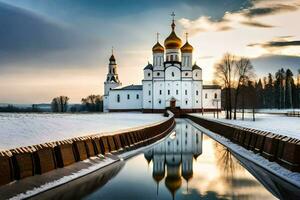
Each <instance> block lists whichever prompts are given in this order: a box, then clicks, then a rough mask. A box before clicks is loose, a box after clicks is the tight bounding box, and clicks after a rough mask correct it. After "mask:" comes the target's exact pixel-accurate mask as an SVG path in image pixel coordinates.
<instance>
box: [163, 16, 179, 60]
mask: <svg viewBox="0 0 300 200" xmlns="http://www.w3.org/2000/svg"><path fill="white" fill-rule="evenodd" d="M174 16H175V14H174V13H172V17H173V20H172V24H171V27H172V32H171V34H170V35H169V36H168V37H167V38H166V40H165V43H164V45H165V48H166V61H167V62H174V61H177V62H179V50H180V47H181V39H180V38H179V37H178V36H177V35H176V33H175V20H174Z"/></svg>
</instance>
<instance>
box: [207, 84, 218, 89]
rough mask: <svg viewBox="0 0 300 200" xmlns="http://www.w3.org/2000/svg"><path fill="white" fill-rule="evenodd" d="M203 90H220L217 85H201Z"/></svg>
mask: <svg viewBox="0 0 300 200" xmlns="http://www.w3.org/2000/svg"><path fill="white" fill-rule="evenodd" d="M203 89H221V86H219V85H203Z"/></svg>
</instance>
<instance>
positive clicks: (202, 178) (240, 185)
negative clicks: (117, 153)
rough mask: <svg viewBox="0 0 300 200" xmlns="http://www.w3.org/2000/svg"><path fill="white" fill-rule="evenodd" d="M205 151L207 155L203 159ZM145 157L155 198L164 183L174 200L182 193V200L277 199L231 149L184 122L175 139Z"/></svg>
mask: <svg viewBox="0 0 300 200" xmlns="http://www.w3.org/2000/svg"><path fill="white" fill-rule="evenodd" d="M202 149H203V151H204V155H201V154H202ZM144 157H145V159H146V160H147V162H148V163H152V165H153V170H152V177H153V179H154V180H155V183H156V198H158V197H159V196H160V195H159V191H160V187H162V186H163V185H161V183H163V182H164V185H165V187H166V188H167V190H168V191H169V193H170V194H171V195H172V198H173V199H174V198H175V197H176V193H177V192H178V191H179V190H180V191H181V194H179V196H181V195H183V196H186V197H189V198H193V197H196V196H198V197H202V198H208V199H234V198H237V197H238V198H239V199H248V198H251V199H253V198H254V199H255V198H256V199H260V198H265V199H273V198H274V197H272V195H271V194H270V193H269V192H268V191H267V190H265V188H264V187H262V185H261V184H260V183H259V182H258V181H257V180H255V179H254V178H253V176H252V175H251V174H250V173H248V172H247V171H246V170H245V169H244V168H243V167H242V166H241V165H240V163H239V162H238V161H237V160H236V159H235V157H234V156H233V155H232V154H231V152H230V151H229V150H228V148H226V147H224V146H223V145H221V144H219V143H217V142H215V141H213V140H212V139H210V138H208V137H207V136H205V135H204V136H203V134H202V133H201V132H200V131H199V130H197V129H196V128H194V127H193V126H192V125H191V124H189V123H186V122H184V121H179V122H177V125H176V130H175V135H172V136H170V137H169V138H167V139H165V140H164V141H163V142H161V143H159V144H158V145H156V146H154V147H153V148H152V149H149V150H147V151H146V152H145V153H144ZM197 158H198V159H197ZM193 168H195V169H193ZM184 182H185V184H184ZM189 186H190V189H189ZM254 191H255V192H254Z"/></svg>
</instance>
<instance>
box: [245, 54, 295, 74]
mask: <svg viewBox="0 0 300 200" xmlns="http://www.w3.org/2000/svg"><path fill="white" fill-rule="evenodd" d="M251 62H252V64H253V66H254V67H255V71H256V73H257V74H259V75H260V76H266V75H267V74H268V73H273V74H274V73H275V72H276V71H277V70H278V69H280V68H282V67H283V68H285V69H287V68H290V69H291V70H292V71H294V72H295V74H296V72H297V71H298V69H299V63H300V57H299V56H287V55H263V56H260V57H257V58H253V59H251Z"/></svg>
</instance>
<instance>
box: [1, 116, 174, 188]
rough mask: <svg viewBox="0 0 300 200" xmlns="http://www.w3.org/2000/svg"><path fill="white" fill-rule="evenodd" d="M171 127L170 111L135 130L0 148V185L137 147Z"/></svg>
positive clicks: (165, 132) (166, 132)
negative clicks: (164, 116)
mask: <svg viewBox="0 0 300 200" xmlns="http://www.w3.org/2000/svg"><path fill="white" fill-rule="evenodd" d="M174 127H175V120H174V115H173V114H172V113H169V117H168V118H166V120H164V121H161V122H158V123H155V124H151V125H147V126H143V127H138V128H135V129H128V130H123V131H117V132H111V133H104V134H103V133H102V134H97V135H90V136H85V137H77V138H73V139H69V140H63V141H56V142H51V143H45V144H39V145H33V146H28V147H21V148H16V149H11V150H6V151H1V152H0V169H1V170H0V186H1V185H5V184H8V183H10V182H12V181H15V180H17V181H18V180H20V179H24V178H26V177H31V176H35V175H41V174H45V173H47V172H50V171H53V170H55V169H58V168H64V167H66V166H70V165H72V164H74V163H76V162H79V161H83V160H86V159H88V158H90V157H95V156H98V155H105V154H106V153H112V154H119V153H124V152H126V151H130V150H133V149H137V148H139V147H142V146H145V145H148V144H151V143H154V142H155V141H157V140H159V139H161V138H163V137H164V136H166V135H167V134H168V133H169V132H170V131H171V130H172V129H173V128H174Z"/></svg>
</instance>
